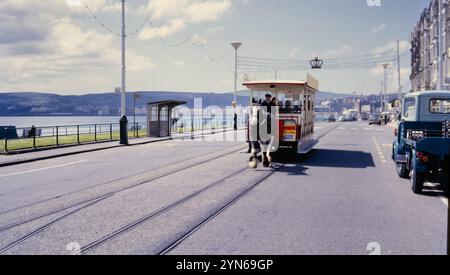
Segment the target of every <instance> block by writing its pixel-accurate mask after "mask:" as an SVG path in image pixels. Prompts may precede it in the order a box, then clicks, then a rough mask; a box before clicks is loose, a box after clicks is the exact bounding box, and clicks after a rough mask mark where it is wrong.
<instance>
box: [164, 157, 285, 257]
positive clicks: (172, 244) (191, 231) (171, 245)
mask: <svg viewBox="0 0 450 275" xmlns="http://www.w3.org/2000/svg"><path fill="white" fill-rule="evenodd" d="M284 165H285V164H281V165H280V166H278V167H276V168H275V169H273V170H272V171H270V172H269V173H267V174H266V175H264V176H263V177H261V178H260V179H258V180H257V181H256V182H255V183H254V184H252V185H251V186H250V187H249V188H246V189H245V190H244V191H242V192H241V193H239V194H238V195H237V196H236V197H234V198H233V199H231V200H230V201H229V202H227V203H226V204H225V205H224V206H222V207H220V208H219V209H218V210H216V211H214V212H213V213H212V214H211V215H209V216H208V217H207V218H206V219H204V220H203V221H201V222H200V223H198V224H197V225H195V226H194V227H193V228H191V229H189V230H188V231H187V232H185V233H183V235H182V236H181V237H179V238H177V239H175V240H173V241H171V242H170V243H169V245H167V246H166V247H164V248H163V249H161V250H160V251H159V252H158V253H156V254H157V255H165V254H167V253H169V252H170V251H172V250H173V249H175V248H176V247H177V246H178V245H179V244H181V243H182V242H183V241H184V240H186V239H187V238H188V237H189V236H191V235H192V234H194V233H195V232H196V231H197V230H199V229H200V228H201V227H203V226H204V225H205V224H207V223H208V222H209V221H211V220H212V219H214V218H215V217H217V216H218V215H220V214H221V213H222V212H223V211H225V210H226V209H228V208H229V207H230V206H232V205H233V204H235V203H236V202H237V201H239V200H240V199H241V198H243V197H245V196H246V195H247V194H248V193H250V191H252V190H253V189H255V188H256V187H257V186H258V185H260V184H261V183H263V182H264V181H266V180H267V179H268V178H270V177H271V176H272V175H273V174H275V173H276V172H277V171H279V170H280V169H281V168H283V167H284Z"/></svg>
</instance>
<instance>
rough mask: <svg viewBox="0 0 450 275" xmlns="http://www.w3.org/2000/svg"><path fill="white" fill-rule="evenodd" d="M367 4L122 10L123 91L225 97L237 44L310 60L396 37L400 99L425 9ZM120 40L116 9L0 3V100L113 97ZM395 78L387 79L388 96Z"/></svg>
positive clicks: (305, 1) (338, 81)
mask: <svg viewBox="0 0 450 275" xmlns="http://www.w3.org/2000/svg"><path fill="white" fill-rule="evenodd" d="M370 2H374V3H376V2H377V0H339V1H336V0H129V1H127V2H126V4H127V9H126V16H127V33H129V36H128V37H127V45H126V53H127V91H177V92H229V91H232V90H233V89H234V49H233V48H232V47H231V45H230V42H236V41H239V42H242V43H243V45H242V47H241V48H240V49H239V55H240V56H248V57H262V58H283V59H312V58H313V57H315V56H319V57H320V58H341V57H352V56H358V55H365V54H371V53H375V52H383V51H391V50H396V40H397V37H398V38H399V39H400V45H401V52H402V55H401V56H402V63H401V64H402V65H401V76H402V86H403V91H407V90H409V89H410V81H409V73H410V68H409V67H410V65H409V64H410V54H409V48H410V42H409V40H410V34H411V31H412V29H413V27H414V25H415V23H416V22H417V20H418V19H419V16H420V13H421V12H422V10H423V9H424V8H426V7H427V6H428V4H429V0H379V1H378V2H379V3H380V4H381V5H379V6H374V5H369V4H370ZM87 7H88V8H87ZM146 19H147V20H146ZM102 25H103V26H102ZM140 26H143V27H142V28H140ZM152 26H153V27H152ZM120 30H121V1H120V0H46V1H37V0H2V1H1V2H0V92H19V91H21V92H32V91H33V92H51V93H58V94H86V93H104V92H113V91H114V88H115V87H119V86H120V85H121V78H120V77H121V74H120V70H121V39H120V37H119V35H118V34H119V33H120ZM136 31H137V32H136ZM183 41H189V42H188V43H184V44H183V43H182V42H183ZM177 44H178V45H177ZM175 46H176V47H175ZM307 73H308V71H292V72H277V78H278V79H292V80H296V79H298V80H301V79H304V78H305V76H306V74H307ZM309 73H311V74H313V75H314V76H315V77H316V78H317V79H318V80H319V82H320V87H321V90H326V91H333V92H338V93H353V92H356V93H358V94H360V93H363V94H371V93H379V91H380V89H381V82H382V80H383V77H384V74H383V69H382V67H381V66H376V67H374V68H371V69H364V70H320V71H319V70H314V71H309ZM396 73H397V72H396V70H391V71H389V74H388V89H389V91H393V92H394V91H396V90H397V87H398V84H397V75H396ZM252 77H255V78H256V79H258V80H261V79H268V78H272V79H273V78H274V73H272V72H270V73H260V74H257V75H254V76H252ZM239 78H240V80H242V78H243V75H242V74H240V75H239ZM239 82H241V81H239ZM239 84H240V83H239ZM239 87H241V86H240V85H239Z"/></svg>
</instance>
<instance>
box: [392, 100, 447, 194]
mask: <svg viewBox="0 0 450 275" xmlns="http://www.w3.org/2000/svg"><path fill="white" fill-rule="evenodd" d="M449 128H450V91H423V92H414V93H410V94H407V95H406V96H405V98H404V99H403V103H402V114H401V121H400V123H399V125H398V128H397V129H396V131H395V135H396V136H395V140H394V143H393V152H392V159H393V160H394V162H395V164H396V167H397V173H398V175H399V176H400V177H402V178H410V179H411V186H412V190H413V192H414V193H417V194H420V193H422V191H423V185H424V182H425V180H426V179H427V178H440V179H442V178H446V179H447V181H448V176H449V167H450V159H449V156H450V137H449ZM444 182H445V181H444ZM446 187H448V186H446Z"/></svg>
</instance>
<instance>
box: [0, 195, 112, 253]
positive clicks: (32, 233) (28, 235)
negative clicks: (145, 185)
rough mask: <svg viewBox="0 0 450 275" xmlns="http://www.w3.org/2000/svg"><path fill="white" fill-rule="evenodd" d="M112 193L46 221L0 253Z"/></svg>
mask: <svg viewBox="0 0 450 275" xmlns="http://www.w3.org/2000/svg"><path fill="white" fill-rule="evenodd" d="M112 195H113V194H108V195H105V196H103V197H101V198H99V199H97V200H94V201H92V202H91V203H89V204H87V205H85V206H83V207H81V208H78V209H75V210H73V211H71V212H69V213H67V214H65V215H63V216H61V217H59V218H57V219H55V220H53V221H51V222H49V223H46V224H45V225H43V226H40V227H39V228H37V229H35V230H33V231H32V232H30V233H28V234H26V235H25V236H23V237H20V238H19V239H17V240H15V241H14V242H12V243H10V244H8V245H6V246H5V247H3V248H0V254H3V253H5V252H6V251H8V250H9V249H11V248H13V247H15V246H17V245H19V244H21V243H22V242H24V241H26V240H27V239H29V238H31V237H33V236H35V235H36V234H38V233H40V232H42V231H43V230H45V229H47V228H49V227H50V226H52V225H53V224H55V223H57V222H59V221H61V220H63V219H64V218H67V217H69V216H70V215H73V214H75V213H77V212H79V211H81V210H83V209H85V208H88V207H90V206H92V205H94V204H97V203H99V202H101V201H103V200H106V199H107V198H109V197H111V196H112Z"/></svg>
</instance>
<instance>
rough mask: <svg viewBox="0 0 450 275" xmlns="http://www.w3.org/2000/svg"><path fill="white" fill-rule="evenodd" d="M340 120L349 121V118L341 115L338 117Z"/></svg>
mask: <svg viewBox="0 0 450 275" xmlns="http://www.w3.org/2000/svg"><path fill="white" fill-rule="evenodd" d="M338 120H339V121H340V122H344V121H347V118H346V117H345V116H340V117H339V119H338Z"/></svg>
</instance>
